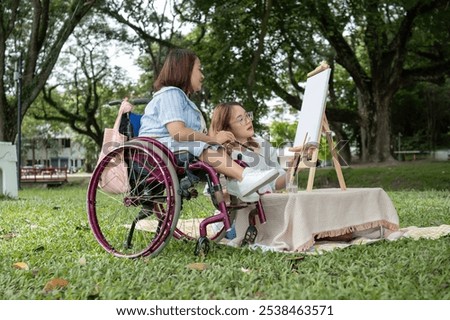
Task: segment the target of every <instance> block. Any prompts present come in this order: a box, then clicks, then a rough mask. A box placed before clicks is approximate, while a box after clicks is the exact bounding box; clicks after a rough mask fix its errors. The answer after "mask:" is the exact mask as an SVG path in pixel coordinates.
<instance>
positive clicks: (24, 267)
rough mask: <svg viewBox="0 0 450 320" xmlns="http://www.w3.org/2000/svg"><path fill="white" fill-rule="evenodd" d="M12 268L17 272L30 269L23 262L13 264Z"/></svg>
mask: <svg viewBox="0 0 450 320" xmlns="http://www.w3.org/2000/svg"><path fill="white" fill-rule="evenodd" d="M13 267H14V268H16V269H19V270H30V267H28V264H26V263H25V262H16V263H14V264H13Z"/></svg>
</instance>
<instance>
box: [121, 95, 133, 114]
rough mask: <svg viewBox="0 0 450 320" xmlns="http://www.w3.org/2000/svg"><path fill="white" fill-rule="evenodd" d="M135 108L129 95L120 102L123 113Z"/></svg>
mask: <svg viewBox="0 0 450 320" xmlns="http://www.w3.org/2000/svg"><path fill="white" fill-rule="evenodd" d="M133 108H134V106H133V105H132V104H131V103H129V102H128V97H125V99H123V101H122V103H121V104H120V111H121V112H122V113H128V112H131V111H132V110H133Z"/></svg>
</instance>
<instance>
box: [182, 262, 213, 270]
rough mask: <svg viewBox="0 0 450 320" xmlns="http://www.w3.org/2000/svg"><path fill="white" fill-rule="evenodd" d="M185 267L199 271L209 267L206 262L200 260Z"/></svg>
mask: <svg viewBox="0 0 450 320" xmlns="http://www.w3.org/2000/svg"><path fill="white" fill-rule="evenodd" d="M186 267H187V268H189V269H191V270H199V271H203V270H206V269H208V268H209V266H208V265H207V264H206V263H202V262H196V263H190V264H188V265H187V266H186Z"/></svg>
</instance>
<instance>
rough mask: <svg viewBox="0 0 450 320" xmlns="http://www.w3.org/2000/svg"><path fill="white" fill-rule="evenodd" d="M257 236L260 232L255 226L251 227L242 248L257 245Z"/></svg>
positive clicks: (246, 233)
mask: <svg viewBox="0 0 450 320" xmlns="http://www.w3.org/2000/svg"><path fill="white" fill-rule="evenodd" d="M257 235H258V230H257V229H256V227H255V226H254V225H249V226H248V228H247V231H246V232H245V236H244V239H243V240H242V242H241V247H244V246H246V245H249V244H253V243H255V239H256V236H257Z"/></svg>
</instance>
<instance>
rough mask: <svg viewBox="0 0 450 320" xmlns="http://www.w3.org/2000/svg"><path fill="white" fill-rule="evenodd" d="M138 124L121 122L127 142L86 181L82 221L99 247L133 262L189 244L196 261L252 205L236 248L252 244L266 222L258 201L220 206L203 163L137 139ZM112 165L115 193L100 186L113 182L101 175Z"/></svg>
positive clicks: (217, 188) (136, 119)
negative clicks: (118, 171) (118, 173)
mask: <svg viewBox="0 0 450 320" xmlns="http://www.w3.org/2000/svg"><path fill="white" fill-rule="evenodd" d="M139 125H140V115H136V114H133V113H129V114H124V115H123V116H122V123H121V128H120V129H119V131H120V132H121V133H123V134H124V135H125V136H127V137H128V138H129V139H128V140H127V141H126V142H125V143H124V144H122V145H119V146H117V147H114V148H113V149H112V150H111V151H109V153H108V154H107V155H106V156H105V157H104V158H103V160H102V161H100V162H99V163H98V164H97V167H96V168H95V169H94V171H93V173H92V176H91V179H90V181H89V185H88V190H87V200H86V201H87V213H88V220H89V224H90V227H91V230H92V232H93V234H94V236H95V238H96V240H97V241H98V243H99V244H100V245H101V246H102V247H103V248H104V249H105V250H106V251H107V252H109V253H111V254H113V255H114V256H117V257H125V258H138V257H145V256H156V255H157V254H158V253H160V252H161V251H162V250H163V249H164V247H165V246H166V245H167V244H168V242H169V241H170V240H171V238H172V237H174V238H176V239H177V240H183V241H187V242H195V249H194V254H195V255H207V253H208V251H209V250H210V241H213V242H219V241H220V240H222V239H223V237H224V236H225V234H226V233H227V231H229V230H230V229H231V226H232V223H233V221H234V218H235V215H236V211H237V210H239V209H242V208H246V207H251V208H250V209H251V210H250V214H249V226H248V228H247V233H246V234H245V237H244V240H243V242H242V244H241V245H242V246H244V245H246V244H250V243H252V242H254V240H255V238H256V234H257V230H256V228H255V222H256V217H258V219H259V221H260V223H265V222H266V217H265V213H264V210H263V207H262V204H261V200H259V201H258V202H255V203H243V202H241V201H240V200H238V199H237V198H236V197H231V201H230V202H229V203H226V201H225V199H224V195H223V191H222V185H221V183H220V179H219V175H218V174H217V173H216V172H215V171H214V169H213V168H212V167H211V166H210V165H209V164H207V163H205V162H203V161H200V160H199V159H196V158H194V157H193V156H192V155H191V154H189V153H178V154H175V153H172V152H171V151H170V150H169V149H168V148H167V147H166V146H165V145H164V144H162V143H161V142H159V141H158V140H155V139H152V138H148V137H137V133H138V131H139ZM236 161H238V163H239V164H240V165H242V166H245V163H243V162H242V161H240V160H236ZM117 166H123V167H124V168H123V170H124V172H126V178H125V180H126V181H123V183H124V185H123V186H122V185H121V186H119V187H121V188H119V189H122V190H121V191H120V192H114V193H111V192H108V191H106V190H105V189H107V188H105V184H106V185H108V183H110V184H117V183H118V181H117V180H116V179H112V180H111V181H104V180H105V179H103V180H102V176H103V174H104V173H105V172H107V170H110V169H111V168H114V167H117ZM205 186H206V187H205ZM114 187H116V189H117V186H114ZM198 190H201V191H202V192H200V193H199V191H198ZM203 190H208V191H209V192H208V193H209V196H205V195H203Z"/></svg>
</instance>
